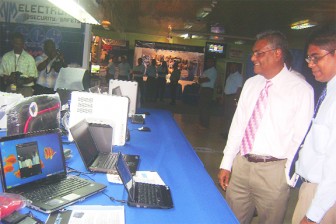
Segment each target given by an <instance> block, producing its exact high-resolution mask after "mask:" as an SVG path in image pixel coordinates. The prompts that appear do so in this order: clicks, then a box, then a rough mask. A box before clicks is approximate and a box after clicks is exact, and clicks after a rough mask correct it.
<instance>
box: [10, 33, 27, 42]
mask: <svg viewBox="0 0 336 224" xmlns="http://www.w3.org/2000/svg"><path fill="white" fill-rule="evenodd" d="M14 39H20V40H22V41H23V42H24V37H23V35H22V34H21V33H18V32H15V33H13V35H12V40H14Z"/></svg>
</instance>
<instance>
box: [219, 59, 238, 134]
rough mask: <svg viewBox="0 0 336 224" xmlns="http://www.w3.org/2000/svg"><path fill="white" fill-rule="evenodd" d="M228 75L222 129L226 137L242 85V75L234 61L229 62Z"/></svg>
mask: <svg viewBox="0 0 336 224" xmlns="http://www.w3.org/2000/svg"><path fill="white" fill-rule="evenodd" d="M229 71H230V73H229V76H228V77H227V79H226V82H225V86H224V130H223V133H222V134H223V137H224V138H225V139H227V136H228V133H229V129H230V125H231V122H232V118H233V115H234V113H235V111H236V107H237V102H238V99H239V96H240V92H241V89H242V87H243V76H242V74H241V73H240V72H241V71H239V68H238V65H237V64H236V63H233V64H230V68H229Z"/></svg>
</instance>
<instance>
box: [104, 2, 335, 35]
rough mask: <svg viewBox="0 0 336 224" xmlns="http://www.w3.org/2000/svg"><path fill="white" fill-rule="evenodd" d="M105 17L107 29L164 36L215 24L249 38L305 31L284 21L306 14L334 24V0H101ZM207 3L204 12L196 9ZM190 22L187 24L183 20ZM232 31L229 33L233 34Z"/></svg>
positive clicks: (207, 28)
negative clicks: (267, 32)
mask: <svg viewBox="0 0 336 224" xmlns="http://www.w3.org/2000/svg"><path fill="white" fill-rule="evenodd" d="M101 2H102V4H103V5H104V7H103V8H104V12H102V13H103V14H104V17H105V18H106V19H108V20H110V21H111V23H112V27H111V29H112V30H116V31H118V32H131V33H140V34H152V35H160V36H166V35H168V33H169V29H168V26H169V25H170V26H171V27H172V30H173V32H172V33H171V34H173V35H178V34H181V33H183V32H186V33H187V32H189V33H190V34H204V35H203V37H204V38H209V36H210V35H211V33H210V27H211V25H213V24H220V25H222V26H223V27H224V29H225V33H224V34H222V35H223V36H225V37H228V38H225V39H226V41H227V40H228V39H231V40H235V39H239V37H241V38H245V39H252V38H254V37H255V35H256V34H257V33H259V32H261V31H263V30H266V29H276V30H280V31H282V32H284V33H285V34H286V35H287V36H295V37H296V38H300V37H305V36H306V35H307V33H308V32H309V30H308V29H307V30H303V31H293V30H290V28H289V25H290V24H291V23H292V22H294V21H295V20H298V19H306V18H310V19H312V20H314V21H315V22H317V23H318V24H324V23H327V22H333V23H335V24H336V2H335V0H332V1H323V0H319V1H317V0H315V1H314V0H297V1H295V0H243V1H242V0H101ZM203 8H206V9H211V12H210V14H209V15H208V16H206V17H205V18H199V17H198V16H197V15H198V14H199V12H200V10H202V9H203ZM187 24H188V25H192V27H191V28H190V29H186V28H185V26H186V25H187ZM232 37H234V38H232Z"/></svg>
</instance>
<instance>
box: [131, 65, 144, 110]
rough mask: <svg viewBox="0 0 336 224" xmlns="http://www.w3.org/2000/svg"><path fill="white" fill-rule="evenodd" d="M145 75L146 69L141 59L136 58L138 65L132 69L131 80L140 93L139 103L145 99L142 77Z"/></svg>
mask: <svg viewBox="0 0 336 224" xmlns="http://www.w3.org/2000/svg"><path fill="white" fill-rule="evenodd" d="M145 74H146V67H145V65H144V64H143V61H142V58H138V65H137V66H135V67H134V68H133V71H132V75H133V78H132V79H133V80H135V81H136V82H137V83H138V86H139V91H140V102H141V103H143V102H144V98H145V86H144V80H143V78H144V75H145Z"/></svg>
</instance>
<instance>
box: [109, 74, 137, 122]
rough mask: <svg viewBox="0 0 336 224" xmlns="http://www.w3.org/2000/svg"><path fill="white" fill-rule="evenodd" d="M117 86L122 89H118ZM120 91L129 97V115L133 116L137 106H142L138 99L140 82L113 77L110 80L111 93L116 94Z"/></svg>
mask: <svg viewBox="0 0 336 224" xmlns="http://www.w3.org/2000/svg"><path fill="white" fill-rule="evenodd" d="M117 87H120V90H118V88H117ZM118 93H119V94H122V96H125V97H128V98H129V111H128V116H129V117H131V116H132V115H134V114H135V113H136V110H137V108H138V107H140V105H139V99H138V83H137V82H135V81H124V80H117V79H111V80H110V81H109V94H112V95H114V94H118Z"/></svg>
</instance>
